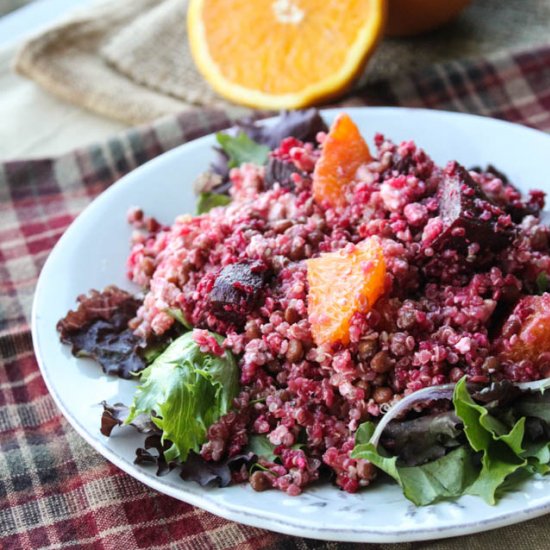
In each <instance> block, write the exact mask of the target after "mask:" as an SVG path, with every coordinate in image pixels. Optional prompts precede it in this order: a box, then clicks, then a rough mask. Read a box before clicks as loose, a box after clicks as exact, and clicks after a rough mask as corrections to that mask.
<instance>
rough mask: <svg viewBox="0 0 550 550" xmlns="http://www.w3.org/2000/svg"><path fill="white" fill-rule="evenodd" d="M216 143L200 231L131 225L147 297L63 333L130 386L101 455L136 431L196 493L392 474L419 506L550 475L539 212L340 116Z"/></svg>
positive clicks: (137, 212)
mask: <svg viewBox="0 0 550 550" xmlns="http://www.w3.org/2000/svg"><path fill="white" fill-rule="evenodd" d="M217 142H218V145H217V147H216V148H215V150H214V151H213V160H212V164H211V166H210V169H209V170H208V171H207V172H205V173H204V174H202V175H201V176H200V177H199V178H198V179H197V181H195V183H194V185H195V189H196V192H197V212H196V215H188V214H182V215H181V216H179V217H178V218H176V220H174V221H173V223H172V224H171V225H167V224H166V223H165V222H167V221H159V220H156V219H154V218H152V217H149V216H147V215H146V214H145V213H144V211H143V210H142V209H141V208H139V207H136V208H133V209H132V210H131V211H130V212H129V213H128V221H129V223H130V224H131V225H132V226H133V228H134V231H133V234H132V242H131V248H130V252H129V256H128V259H127V263H126V265H127V274H128V278H129V279H130V280H131V281H132V282H134V283H135V285H136V289H137V290H136V292H135V293H134V294H131V293H129V292H126V291H124V290H122V289H120V288H117V287H114V286H110V287H107V288H105V289H103V290H91V291H90V292H89V293H88V294H87V295H82V296H79V297H78V307H77V308H76V309H75V310H73V311H69V312H68V313H67V315H66V316H65V317H64V318H63V319H61V320H60V321H59V323H58V325H57V329H58V331H59V334H60V338H61V341H62V342H64V343H66V344H69V345H70V346H71V347H72V352H73V354H75V355H76V356H79V357H90V358H93V359H94V360H95V361H96V362H97V363H98V364H99V365H101V367H102V368H103V370H104V371H105V372H106V373H108V374H110V375H113V376H119V377H122V378H127V379H132V380H135V383H136V389H135V395H134V399H133V401H132V402H131V403H104V404H103V408H104V411H103V415H102V417H101V431H102V433H103V434H104V435H105V436H110V435H111V433H112V431H113V430H114V429H115V428H117V427H119V426H131V427H133V428H135V429H137V430H139V431H140V432H141V433H143V436H144V440H143V446H142V447H140V448H138V449H137V450H136V462H137V463H139V464H144V465H147V464H152V465H155V466H156V467H157V473H158V474H159V475H163V474H165V473H167V472H169V471H171V470H174V469H177V470H178V472H179V474H180V475H181V477H182V478H183V479H184V480H189V481H191V480H192V481H196V482H198V483H200V484H202V485H206V484H217V485H218V486H227V485H230V484H235V483H250V485H251V486H252V488H253V489H255V490H257V491H262V490H267V489H278V490H282V491H284V492H286V493H287V494H289V495H298V494H300V492H302V491H303V490H304V489H305V488H307V486H309V485H311V484H313V483H316V482H320V481H327V480H328V481H330V482H331V483H333V484H334V485H336V486H337V487H339V488H341V489H343V490H345V491H348V492H356V491H359V490H363V489H365V488H367V487H368V486H369V485H371V484H372V483H373V482H374V481H375V480H376V479H377V478H379V479H382V478H384V477H386V478H388V477H389V478H393V480H395V481H396V482H397V483H399V485H400V486H401V487H402V489H403V493H404V495H405V496H406V497H407V498H408V499H410V500H411V501H412V502H414V503H415V504H417V505H425V504H430V503H433V502H437V501H439V500H444V499H455V498H458V497H459V496H461V495H463V494H471V495H477V496H479V497H481V498H483V499H484V500H485V501H486V502H488V503H490V504H494V503H495V502H496V501H497V500H498V498H499V496H500V495H501V494H502V493H503V492H504V491H505V490H507V489H509V488H510V487H513V486H514V484H515V483H517V482H519V481H521V480H523V479H525V478H526V477H529V476H533V475H544V474H546V473H547V472H548V471H549V470H550V391H548V392H547V391H545V390H546V389H548V388H550V293H549V292H547V290H550V289H549V288H548V286H549V283H548V276H549V275H548V274H549V273H550V239H549V238H550V229H549V228H548V227H547V226H546V225H545V224H544V223H542V221H541V213H542V210H543V207H544V193H542V192H541V191H531V192H530V193H529V194H528V196H526V197H524V196H522V195H521V193H520V192H519V191H518V189H517V188H516V187H515V186H514V185H513V183H512V182H510V181H509V180H508V178H507V177H506V175H505V174H503V173H501V172H500V171H499V170H498V169H497V168H495V167H493V166H490V165H489V166H488V167H486V168H480V167H468V168H466V167H464V166H462V165H460V164H459V163H458V162H456V161H452V162H449V163H448V164H447V165H446V166H437V165H436V164H435V163H434V162H433V161H432V160H431V159H430V157H429V156H428V154H427V153H425V152H424V151H423V150H422V149H420V148H419V147H417V146H416V145H415V144H414V143H413V142H412V141H406V142H403V143H400V144H396V143H393V142H392V141H391V140H389V139H386V138H385V137H384V136H382V135H381V134H376V135H375V136H374V145H375V148H374V149H371V148H370V147H369V146H368V145H367V143H366V141H365V139H364V138H363V136H362V135H361V133H360V132H359V130H358V128H357V127H356V125H355V124H354V122H353V121H352V120H351V118H350V117H349V116H348V115H346V114H345V113H343V114H341V115H339V116H338V117H337V118H336V119H335V121H334V122H333V123H332V125H331V127H330V128H328V127H327V126H326V124H325V122H324V120H323V119H322V117H321V116H320V114H319V113H318V112H317V111H315V110H313V109H311V110H307V111H294V112H288V113H283V114H282V115H281V117H280V118H279V119H278V120H277V121H276V122H275V123H274V124H271V125H259V124H255V123H253V122H250V121H244V122H241V123H239V125H238V127H237V128H235V129H233V130H232V131H228V132H225V133H219V134H218V135H217ZM183 183H184V184H185V183H186V182H183ZM98 421H99V419H98ZM366 490H368V489H366Z"/></svg>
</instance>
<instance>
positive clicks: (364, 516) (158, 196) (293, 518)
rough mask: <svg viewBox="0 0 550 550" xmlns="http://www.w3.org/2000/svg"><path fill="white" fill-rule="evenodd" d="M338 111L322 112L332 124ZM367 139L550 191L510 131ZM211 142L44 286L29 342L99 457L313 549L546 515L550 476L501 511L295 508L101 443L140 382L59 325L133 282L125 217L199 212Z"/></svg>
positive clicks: (317, 503)
mask: <svg viewBox="0 0 550 550" xmlns="http://www.w3.org/2000/svg"><path fill="white" fill-rule="evenodd" d="M336 112H337V111H335V110H328V111H325V112H324V115H325V118H326V119H327V120H328V121H330V120H331V119H332V118H333V117H334V116H335V114H336ZM348 112H350V114H351V115H352V117H353V119H354V120H355V122H356V123H357V124H358V125H359V127H360V128H361V130H362V132H363V133H364V135H366V136H368V137H369V138H371V140H372V136H373V135H374V133H375V132H377V131H379V132H383V133H384V134H385V135H387V136H388V137H391V138H392V139H394V140H395V141H397V140H404V139H415V140H416V142H417V143H418V144H419V145H420V146H422V147H424V148H425V149H426V151H427V152H428V153H429V154H430V155H431V156H432V158H434V160H435V161H436V162H438V163H444V162H446V161H448V160H453V159H457V160H459V161H460V162H462V163H463V164H465V165H466V166H472V165H486V164H487V163H492V164H494V165H495V166H497V167H498V168H499V169H500V170H503V171H504V172H505V173H507V174H508V175H509V176H510V178H511V180H512V181H513V182H514V183H516V184H517V185H519V186H520V187H521V188H522V189H523V190H527V189H528V188H530V187H538V188H542V189H546V190H547V191H548V190H550V181H549V173H548V158H550V136H548V135H545V134H543V133H541V132H537V131H535V130H531V129H528V128H524V127H521V126H516V125H512V124H509V123H505V122H501V121H497V120H492V119H488V118H481V117H476V116H471V115H464V114H457V113H445V112H438V111H426V110H414V109H396V108H368V109H364V108H363V109H348ZM213 143H214V138H213V136H208V137H204V138H201V139H199V140H196V141H194V142H191V143H188V144H186V145H182V146H181V147H178V148H176V149H174V150H172V151H170V152H168V153H166V154H164V155H162V156H160V157H158V158H156V159H154V160H152V161H151V162H149V163H147V164H145V165H144V166H142V167H141V168H138V169H137V170H134V171H133V172H132V173H130V174H128V175H127V176H125V177H124V178H122V179H121V180H120V181H119V182H117V183H116V184H115V185H113V186H112V187H111V188H110V189H108V190H107V191H106V192H105V193H103V194H102V195H101V196H100V197H98V198H97V199H96V200H95V201H94V202H93V204H91V205H90V206H89V207H88V208H87V209H86V210H85V211H84V212H83V213H82V214H81V215H80V216H79V217H78V219H77V220H76V221H75V222H74V223H73V224H72V225H71V227H70V228H69V229H68V230H67V232H66V233H65V234H64V235H63V237H62V238H61V239H60V241H59V243H58V244H57V245H56V247H55V248H54V250H53V251H52V253H51V255H50V257H49V258H48V261H47V262H46V265H45V266H44V269H43V270H42V274H41V276H40V280H39V282H38V286H37V289H36V296H35V300H34V308H33V339H34V345H35V350H36V355H37V357H38V362H39V364H40V368H41V370H42V375H43V376H44V379H45V380H46V384H47V385H48V388H49V390H50V393H51V394H52V396H53V397H54V399H55V401H56V403H57V404H58V406H59V408H60V409H61V410H62V411H63V413H64V414H65V416H66V417H67V419H68V420H69V422H70V423H71V424H72V425H73V426H74V427H75V429H76V430H77V431H78V432H79V433H80V434H81V435H82V437H84V438H85V439H86V440H87V441H88V442H89V443H90V444H91V445H92V446H93V447H94V448H95V449H96V450H97V451H98V452H100V453H101V454H102V455H104V456H105V457H106V458H108V459H109V460H110V461H111V462H113V463H114V464H116V465H117V466H118V467H120V468H121V469H122V470H124V471H125V472H128V473H129V474H130V475H132V476H133V477H135V478H136V479H139V480H140V481H142V482H143V483H145V484H147V485H149V486H150V487H153V488H154V489H157V490H158V491H160V492H162V493H165V494H167V495H171V496H173V497H175V498H178V499H180V500H183V501H185V502H189V503H191V504H194V505H196V506H200V507H201V508H204V509H206V510H208V511H210V512H213V513H214V514H218V515H220V516H223V517H225V518H227V519H231V520H234V521H238V522H241V523H245V524H248V525H253V526H256V527H263V528H267V529H272V530H273V531H279V532H282V533H288V534H292V535H299V536H305V537H311V538H319V539H327V540H340V541H357V542H403V541H412V540H422V539H430V538H442V537H450V536H456V535H464V534H466V533H473V532H477V531H485V530H487V529H492V528H495V527H501V526H504V525H509V524H511V523H515V522H519V521H523V520H526V519H528V518H532V517H535V516H540V515H542V514H544V513H546V512H549V511H550V477H549V478H548V479H536V480H531V481H529V482H527V483H525V484H524V485H523V486H522V487H521V488H520V489H518V490H516V491H515V492H513V493H509V494H507V495H506V496H505V497H504V498H502V500H501V501H500V502H499V503H498V505H497V506H488V505H486V504H485V503H484V502H483V501H481V500H480V499H478V498H474V497H463V498H461V499H460V500H457V501H456V502H449V503H441V504H437V505H433V506H426V507H423V508H416V507H415V506H413V505H412V504H411V503H410V502H409V501H407V500H406V499H405V498H404V497H403V496H402V494H401V492H400V490H399V488H398V487H397V486H396V485H393V484H389V483H388V484H384V483H380V484H378V485H377V486H376V487H374V488H371V489H370V490H365V491H363V492H361V493H359V494H354V495H351V494H347V493H345V492H343V491H340V490H338V489H337V488H335V487H332V486H328V485H327V486H323V487H315V488H313V489H310V490H307V491H305V493H304V494H302V495H301V496H299V497H289V496H287V495H285V494H284V493H282V492H279V491H266V492H263V493H256V492H254V491H253V490H252V489H251V488H250V486H248V485H246V486H245V485H242V486H234V487H229V488H225V489H217V488H201V487H200V486H199V485H197V484H195V483H191V482H184V481H182V480H181V479H180V478H179V477H178V476H177V474H176V473H174V472H173V473H172V474H170V475H168V476H166V477H162V478H158V477H156V476H155V474H154V471H153V469H150V468H144V467H139V466H135V465H134V464H133V459H134V451H135V449H136V447H137V446H139V445H140V443H141V441H142V437H140V436H139V435H137V434H135V433H134V431H133V430H132V429H130V428H128V429H120V430H115V431H114V432H113V435H112V436H111V437H110V438H106V437H103V436H102V435H101V434H100V432H99V424H100V422H99V421H100V415H101V406H100V405H99V403H100V402H101V401H102V400H104V399H105V400H107V401H108V402H110V403H114V402H117V401H122V402H125V403H129V402H130V400H131V396H132V391H133V388H134V385H135V383H134V382H130V381H126V380H119V379H117V378H113V377H107V376H105V375H103V374H102V373H101V372H100V369H99V368H98V367H97V366H96V365H95V364H93V363H92V362H91V361H88V360H77V359H75V358H74V357H72V356H71V355H70V353H69V349H68V347H67V346H63V345H61V344H60V343H59V339H58V335H57V333H56V329H55V325H56V322H57V321H58V319H60V318H61V317H63V316H64V315H65V313H66V312H67V310H69V309H70V308H73V307H74V305H75V298H76V296H77V295H79V294H81V293H84V292H87V291H88V290H90V289H91V288H97V289H101V288H103V287H104V286H106V285H108V284H111V283H114V284H117V285H119V286H121V287H125V288H127V289H132V285H131V284H130V283H128V282H127V280H126V279H125V261H126V256H127V254H128V250H129V247H128V242H129V238H130V228H129V226H128V225H127V224H126V221H125V218H126V216H125V215H126V212H127V210H128V208H129V207H130V206H135V205H139V206H141V207H143V208H144V209H145V211H146V212H147V213H148V214H151V215H154V216H156V217H157V218H158V219H160V220H163V221H165V222H171V221H172V219H173V218H174V217H175V216H176V215H178V214H180V213H182V212H193V211H194V205H195V199H194V197H193V192H192V187H191V182H192V181H193V179H194V178H195V176H196V175H198V174H199V173H200V172H201V171H203V170H204V169H206V167H207V166H208V163H209V161H210V159H211V148H210V146H211V145H212V144H213Z"/></svg>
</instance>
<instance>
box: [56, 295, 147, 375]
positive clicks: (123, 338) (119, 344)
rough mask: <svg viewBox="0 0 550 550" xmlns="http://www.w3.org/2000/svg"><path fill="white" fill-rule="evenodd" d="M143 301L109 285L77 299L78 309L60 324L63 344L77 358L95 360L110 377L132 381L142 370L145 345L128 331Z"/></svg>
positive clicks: (144, 364) (69, 313)
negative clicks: (134, 375) (68, 346)
mask: <svg viewBox="0 0 550 550" xmlns="http://www.w3.org/2000/svg"><path fill="white" fill-rule="evenodd" d="M140 305H141V301H140V300H138V299H137V298H135V297H134V296H132V295H131V294H129V293H128V292H126V291H124V290H122V289H120V288H117V287H116V286H109V287H107V288H105V290H103V291H102V292H99V291H97V290H92V291H90V293H89V294H88V295H87V296H85V295H81V296H79V297H78V308H77V309H76V310H74V311H69V312H68V313H67V315H66V316H65V317H64V318H63V319H61V320H60V321H59V322H58V323H57V330H58V332H59V335H60V339H61V341H62V342H63V343H65V344H69V345H71V351H72V353H73V355H75V356H76V357H90V358H92V359H95V360H96V361H97V362H98V363H99V364H100V365H101V367H102V368H103V371H104V372H106V373H107V374H115V375H117V376H120V377H121V378H132V375H133V374H135V373H138V372H140V371H142V370H143V369H144V368H145V366H146V361H145V360H144V358H143V357H142V355H141V354H142V352H143V348H144V342H143V341H142V340H141V339H140V338H138V337H137V336H136V335H135V334H134V333H133V332H132V330H130V329H129V328H128V322H129V321H130V320H131V319H132V318H133V317H135V315H136V312H137V310H138V308H139V306H140Z"/></svg>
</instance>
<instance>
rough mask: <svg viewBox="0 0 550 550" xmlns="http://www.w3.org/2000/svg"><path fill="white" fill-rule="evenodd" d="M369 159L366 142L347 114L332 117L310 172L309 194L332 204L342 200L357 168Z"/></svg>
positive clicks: (335, 204) (370, 158)
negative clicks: (311, 176) (318, 154)
mask: <svg viewBox="0 0 550 550" xmlns="http://www.w3.org/2000/svg"><path fill="white" fill-rule="evenodd" d="M371 160H372V157H371V154H370V151H369V146H368V145H367V143H366V142H365V140H364V139H363V136H362V135H361V132H359V128H357V126H356V125H355V123H354V122H353V120H351V118H350V117H349V115H348V114H346V113H342V114H340V115H338V116H337V117H336V119H335V120H334V122H333V123H332V126H331V127H330V131H329V133H328V134H327V137H326V138H325V141H324V142H323V151H322V153H321V157H320V158H319V160H318V161H317V163H316V164H315V171H314V172H313V197H314V198H315V201H316V202H317V203H319V204H325V203H326V204H328V205H330V206H332V207H336V206H343V205H344V204H345V203H346V189H347V188H348V186H349V185H350V184H351V183H352V182H353V181H354V180H355V177H356V173H357V169H358V168H359V167H360V166H361V165H362V164H365V163H367V162H369V161H371Z"/></svg>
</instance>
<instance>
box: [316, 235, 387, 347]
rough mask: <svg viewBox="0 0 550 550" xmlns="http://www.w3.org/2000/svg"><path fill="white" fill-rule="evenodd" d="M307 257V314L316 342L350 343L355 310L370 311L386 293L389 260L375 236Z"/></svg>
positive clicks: (319, 343)
mask: <svg viewBox="0 0 550 550" xmlns="http://www.w3.org/2000/svg"><path fill="white" fill-rule="evenodd" d="M350 248H351V249H348V248H345V249H342V250H339V251H337V252H330V253H327V254H322V255H321V256H319V257H318V258H313V259H311V260H307V280H308V284H309V292H308V298H307V299H308V306H307V308H308V317H309V323H310V325H311V333H312V335H313V340H314V341H315V343H316V344H317V345H321V344H327V343H334V342H338V341H340V342H342V343H343V344H347V343H349V328H350V320H351V318H352V316H353V314H354V313H356V312H358V311H359V312H362V313H366V312H368V311H369V310H370V309H371V308H372V306H373V305H374V303H375V302H376V300H378V298H379V297H380V296H381V295H382V294H383V292H384V284H385V276H386V263H385V261H384V256H383V254H382V246H381V245H380V241H379V240H378V239H377V238H376V237H370V238H368V239H366V240H364V241H363V242H361V243H360V244H359V245H357V246H354V247H350Z"/></svg>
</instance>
